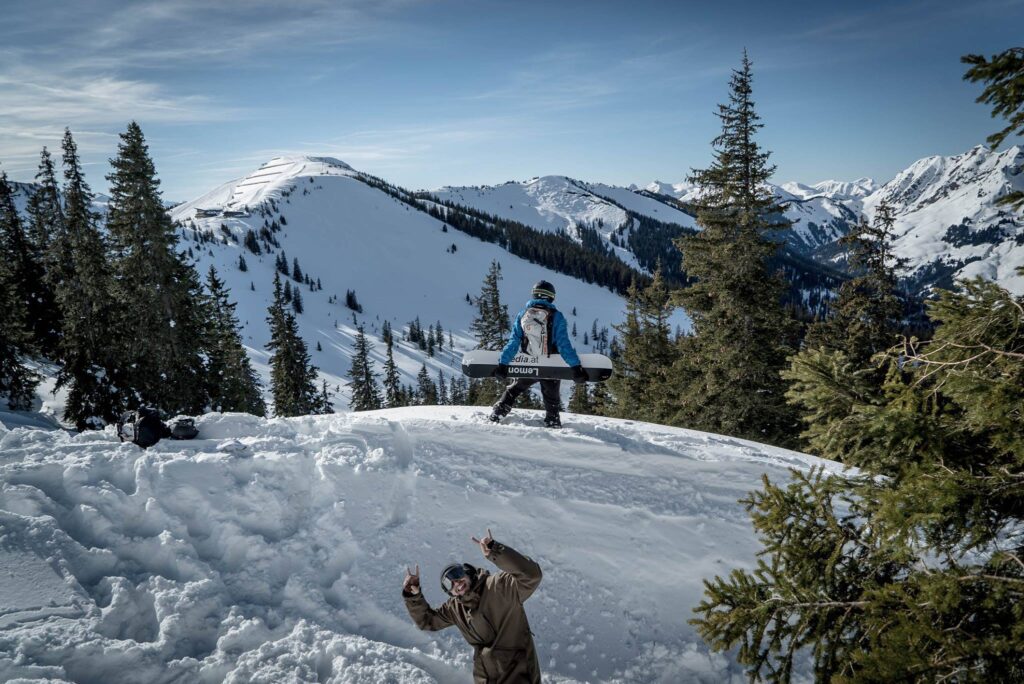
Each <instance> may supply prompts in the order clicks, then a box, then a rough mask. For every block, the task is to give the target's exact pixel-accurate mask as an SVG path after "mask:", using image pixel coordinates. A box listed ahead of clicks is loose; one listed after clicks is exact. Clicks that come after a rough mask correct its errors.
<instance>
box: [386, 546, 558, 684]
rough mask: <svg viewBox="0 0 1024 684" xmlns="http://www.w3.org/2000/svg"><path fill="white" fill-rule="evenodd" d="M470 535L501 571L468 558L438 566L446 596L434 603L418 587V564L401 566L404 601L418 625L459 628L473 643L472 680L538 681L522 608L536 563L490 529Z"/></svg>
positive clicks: (492, 683) (488, 683)
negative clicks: (476, 564) (500, 540)
mask: <svg viewBox="0 0 1024 684" xmlns="http://www.w3.org/2000/svg"><path fill="white" fill-rule="evenodd" d="M470 538H471V539H472V540H473V541H474V542H476V543H477V544H479V545H480V551H481V552H483V554H484V558H487V559H488V560H490V561H491V562H492V563H494V564H495V565H497V566H498V567H499V568H500V569H501V570H502V571H501V572H499V573H498V574H496V575H492V574H491V573H489V572H488V571H487V570H481V569H479V568H476V567H474V566H472V565H470V564H469V563H453V564H451V565H449V566H448V567H446V568H445V569H444V570H443V571H442V572H441V588H442V589H444V592H445V593H446V594H448V596H449V599H448V600H447V601H445V602H444V604H442V605H441V606H440V607H438V608H436V609H434V608H431V607H430V604H428V603H427V601H426V599H425V598H423V593H422V592H421V591H420V566H419V565H417V566H416V570H415V571H412V570H409V569H408V568H406V570H405V581H404V582H403V584H402V597H403V598H404V599H405V607H406V609H408V611H409V615H410V616H411V617H412V619H413V622H415V623H416V626H417V627H419V628H420V629H422V630H427V631H432V632H433V631H438V630H442V629H444V628H445V627H451V626H452V625H455V626H456V627H458V628H459V631H460V632H462V636H463V637H465V639H466V641H467V642H469V645H470V646H472V647H473V651H474V653H473V681H474V682H475V684H540V662H539V661H538V659H537V650H536V649H535V648H534V645H533V636H532V632H530V623H529V622H528V621H527V619H526V611H525V610H523V602H524V601H526V599H528V598H530V596H531V595H532V594H533V592H534V591H535V590H536V589H537V585H538V584H540V580H541V570H540V566H539V565H537V563H535V562H534V561H533V560H531V559H530V558H527V557H526V556H523V555H522V554H520V553H519V552H518V551H515V550H513V549H511V548H509V547H508V546H505V545H504V544H500V543H498V542H496V541H494V538H493V537H492V536H491V531H490V530H487V536H485V537H484V538H483V539H477V538H476V537H470Z"/></svg>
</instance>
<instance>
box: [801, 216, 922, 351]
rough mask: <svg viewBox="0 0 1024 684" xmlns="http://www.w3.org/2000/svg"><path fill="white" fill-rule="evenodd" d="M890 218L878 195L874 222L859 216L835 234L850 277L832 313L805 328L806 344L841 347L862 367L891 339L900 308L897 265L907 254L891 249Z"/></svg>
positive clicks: (895, 338) (896, 331)
mask: <svg viewBox="0 0 1024 684" xmlns="http://www.w3.org/2000/svg"><path fill="white" fill-rule="evenodd" d="M894 223H895V218H894V217H893V214H892V208H891V207H890V206H889V204H888V203H887V202H886V201H885V200H882V202H880V203H879V205H878V208H877V210H876V212H875V220H874V222H873V223H871V224H869V223H868V222H867V220H866V219H861V222H860V223H859V224H858V225H857V226H856V227H855V228H854V229H853V230H851V231H850V232H849V233H848V234H847V235H845V236H843V237H842V238H841V239H840V240H839V243H840V245H842V246H843V247H845V248H846V250H847V263H848V264H849V267H850V270H851V271H852V272H853V274H854V277H852V278H851V279H850V280H848V281H846V282H844V283H843V284H842V285H841V286H840V288H839V296H838V297H837V298H836V302H835V304H834V305H833V306H832V311H831V316H830V317H829V318H827V319H825V320H824V321H818V322H815V323H814V324H812V325H811V327H810V328H809V329H808V331H807V336H806V337H805V339H804V344H805V347H806V348H809V349H816V348H824V349H828V350H832V351H842V352H844V353H845V354H846V356H847V358H848V359H849V360H850V361H852V362H853V363H854V364H856V365H857V366H859V367H862V366H865V365H866V364H867V362H868V360H869V359H870V358H871V357H872V356H873V355H875V354H877V353H878V352H880V351H884V350H886V349H889V348H890V347H892V346H893V345H894V344H896V342H897V341H898V339H899V334H900V330H901V328H902V318H903V308H904V307H903V301H902V299H901V295H900V292H899V270H900V269H902V268H903V267H904V266H905V264H906V259H901V258H899V257H897V256H896V254H895V252H894V250H893V239H894V235H893V224H894Z"/></svg>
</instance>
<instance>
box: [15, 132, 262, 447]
mask: <svg viewBox="0 0 1024 684" xmlns="http://www.w3.org/2000/svg"><path fill="white" fill-rule="evenodd" d="M62 151H63V167H64V184H63V187H62V188H61V187H59V186H58V182H57V178H56V169H55V164H54V161H53V159H52V157H51V156H50V154H49V152H48V151H47V150H46V149H45V148H44V149H43V151H42V153H41V157H40V164H39V171H38V173H37V175H36V183H37V184H36V190H35V191H34V192H33V193H32V195H31V197H30V199H29V202H28V217H29V218H28V226H27V227H26V226H24V225H23V222H22V220H21V218H20V216H19V214H18V211H17V210H16V207H15V203H14V198H13V193H12V191H11V187H10V184H9V183H8V181H7V178H6V175H0V240H2V242H0V250H2V254H0V292H2V293H3V295H2V296H0V319H2V323H0V326H2V327H0V394H2V395H4V396H5V398H6V401H7V404H8V406H9V407H10V408H12V409H27V408H30V407H31V403H32V400H33V395H34V389H35V387H36V385H37V384H38V382H39V379H40V378H39V376H38V375H37V374H36V373H35V372H34V371H32V370H30V369H29V368H28V367H26V366H25V364H24V361H25V360H26V359H28V358H30V357H37V358H38V357H42V358H45V359H49V360H50V361H52V362H54V363H56V364H57V366H58V367H59V370H58V372H57V388H66V390H67V401H66V403H65V412H64V419H65V420H67V421H69V422H71V423H73V424H74V425H75V426H76V427H77V428H78V429H80V430H82V429H87V428H99V427H102V426H103V425H104V424H107V423H110V422H113V421H115V420H116V419H117V418H118V416H119V415H120V414H121V413H122V412H123V411H125V410H126V409H128V408H134V407H136V406H138V405H141V404H146V405H150V406H154V407H156V408H159V409H161V410H162V411H164V412H165V413H167V414H171V415H173V414H176V413H188V414H195V413H199V412H201V411H203V410H207V409H213V410H231V411H247V412H250V413H255V414H257V415H263V414H264V412H265V407H264V405H263V400H262V398H261V394H260V389H259V383H258V381H257V378H256V375H255V372H254V371H253V369H252V367H251V365H250V363H249V358H248V356H247V354H246V353H245V350H244V348H243V347H242V343H241V338H240V336H239V332H238V321H237V319H236V317H235V313H234V308H235V305H234V304H233V303H231V302H230V301H229V299H228V294H227V290H226V289H225V287H224V283H223V281H221V280H220V279H219V277H218V275H217V273H216V271H215V270H213V269H212V268H211V269H210V272H209V273H208V274H207V279H206V283H205V288H204V287H203V284H202V283H201V282H200V278H199V275H198V274H197V273H196V271H195V269H194V267H193V266H192V265H191V264H190V263H189V262H188V261H187V260H186V258H185V257H184V256H183V255H182V254H180V253H179V252H178V250H177V249H176V245H177V240H178V237H177V233H176V228H175V226H174V225H173V224H172V222H171V219H170V217H169V216H168V214H167V212H166V210H165V207H164V205H163V202H162V200H161V195H160V190H159V180H158V179H157V175H156V169H155V168H154V165H153V162H152V159H151V158H150V156H149V151H148V147H147V145H146V142H145V138H144V137H143V134H142V130H141V129H140V128H139V126H138V124H136V123H135V122H132V123H130V124H129V125H128V127H127V130H126V131H125V132H124V133H122V134H121V136H120V142H119V145H118V151H117V156H116V157H115V158H114V159H111V160H110V164H111V167H112V170H111V172H110V173H109V174H108V175H107V180H108V181H109V182H110V201H109V204H108V209H107V217H106V229H105V230H101V228H100V217H99V215H98V214H97V213H96V212H95V211H94V209H93V206H92V205H93V200H94V195H93V193H92V191H91V189H90V188H89V185H88V183H87V182H86V180H85V177H84V174H83V172H82V164H81V160H80V158H79V156H78V149H77V146H76V144H75V141H74V139H73V137H72V135H71V132H70V130H65V133H64V138H63V142H62Z"/></svg>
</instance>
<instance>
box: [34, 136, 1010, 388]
mask: <svg viewBox="0 0 1024 684" xmlns="http://www.w3.org/2000/svg"><path fill="white" fill-rule="evenodd" d="M1022 167H1024V153H1022V151H1021V149H1020V148H1018V147H1014V148H1010V149H1008V150H1006V151H1004V152H1000V153H994V152H991V151H988V150H986V149H985V148H983V147H976V148H974V149H972V150H970V151H968V152H967V153H965V154H962V155H957V156H954V157H930V158H927V159H922V160H920V161H918V162H915V163H914V164H912V165H911V166H910V167H908V168H907V169H906V170H905V171H903V172H901V173H900V174H899V175H897V176H896V178H894V179H893V180H891V181H889V182H888V183H885V184H882V185H879V184H877V183H876V182H875V181H873V180H871V179H867V178H862V179H858V180H856V181H851V182H840V181H823V182H821V183H816V184H814V185H804V184H800V183H785V184H783V185H780V186H773V191H774V192H775V193H776V194H777V195H778V197H779V199H780V200H782V201H784V202H786V203H787V204H788V209H787V216H788V217H789V218H790V219H791V220H792V221H793V223H794V230H793V231H792V235H791V236H790V238H789V245H788V246H787V249H786V250H785V253H784V254H783V256H782V258H781V263H782V265H783V266H784V268H785V270H786V273H787V277H788V278H789V279H790V282H791V284H792V287H793V288H795V293H796V295H797V296H799V297H802V299H803V301H804V302H805V303H810V304H811V305H812V306H813V305H814V302H820V301H822V299H823V298H826V297H827V296H829V295H828V293H829V291H830V289H834V287H835V285H836V284H837V283H838V282H839V280H838V279H837V277H836V275H837V273H838V272H839V271H840V270H841V269H842V263H841V261H842V260H841V253H840V251H839V250H838V248H837V244H836V241H837V240H838V239H839V238H840V237H842V236H843V235H845V234H846V233H847V232H848V231H849V229H850V227H851V226H852V225H853V224H854V223H856V222H857V221H858V220H859V219H860V217H861V216H866V217H867V218H868V219H871V218H872V217H873V215H874V211H875V209H876V208H877V206H878V203H879V202H880V201H881V200H882V199H883V198H885V199H887V200H888V201H889V202H890V204H892V206H893V208H894V211H895V215H896V217H897V227H896V228H897V231H896V232H897V236H898V238H897V243H896V248H897V251H898V252H899V253H900V254H901V255H902V256H904V257H907V258H908V259H909V260H910V264H911V268H912V272H913V273H912V275H913V276H914V278H915V280H914V283H915V285H916V286H917V287H920V288H925V287H927V286H929V285H933V284H938V285H948V284H949V282H950V281H951V279H952V278H953V277H956V276H969V275H975V274H980V275H983V276H984V277H987V278H991V279H993V280H996V281H998V282H1000V283H1001V284H1002V285H1004V286H1006V287H1008V288H1010V289H1011V290H1014V291H1016V292H1022V291H1024V278H1021V277H1019V276H1017V275H1016V274H1015V273H1014V272H1013V268H1014V266H1016V265H1020V264H1024V228H1022V223H1024V220H1022V217H1021V216H1020V215H1015V214H1013V213H1011V212H1010V211H1008V210H1006V209H1001V208H998V207H996V206H995V200H996V199H997V198H998V197H1000V196H1002V195H1003V194H1005V193H1006V192H1008V191H1009V190H1010V189H1011V188H1017V189H1024V175H1022V174H1021V170H1022ZM31 188H32V186H31V184H23V183H18V184H15V196H16V201H17V203H18V206H19V208H20V209H22V210H24V208H25V205H26V203H27V198H28V195H29V193H30V192H31ZM694 192H695V188H694V187H693V186H691V185H688V184H687V183H677V184H669V183H661V182H654V183H650V184H648V185H645V186H643V187H639V186H631V187H628V188H627V187H618V186H612V185H607V184H602V183H593V182H587V181H583V180H577V179H571V178H567V177H564V176H544V177H538V178H533V179H530V180H527V181H522V182H508V183H504V184H501V185H497V186H476V187H445V188H441V189H439V190H436V191H429V192H428V191H419V192H410V191H408V190H405V189H403V188H400V187H397V186H394V185H392V184H389V183H388V182H387V181H385V180H383V179H380V178H376V177H374V176H371V175H369V174H366V173H363V172H360V171H358V170H356V169H353V168H352V167H351V166H349V165H348V164H346V163H344V162H342V161H340V160H337V159H332V158H329V157H314V156H291V157H279V158H276V159H272V160H270V161H268V162H267V163H266V164H264V165H262V166H261V167H260V168H258V169H256V170H255V171H253V172H252V173H251V174H249V175H247V176H245V177H243V178H240V179H236V180H233V181H229V182H227V183H225V184H223V185H221V186H220V187H218V188H215V189H213V190H211V191H210V192H208V193H206V194H204V195H203V196H201V197H199V198H196V199H194V200H191V201H188V202H183V203H180V204H177V205H175V206H173V207H172V208H171V209H170V212H171V216H172V217H173V218H174V220H175V221H177V222H178V223H179V224H180V225H181V238H182V240H181V243H180V248H181V249H182V250H186V251H189V252H190V253H191V254H192V256H193V257H194V259H195V261H196V264H197V268H198V269H199V270H200V272H201V273H205V271H206V270H207V269H208V268H209V267H210V266H214V267H216V268H217V270H218V271H219V272H220V273H221V275H222V277H223V278H224V279H225V280H226V282H227V284H228V286H229V287H230V288H231V293H232V297H233V298H234V299H235V300H236V301H237V302H238V313H239V317H240V319H241V321H242V325H243V328H244V330H243V335H244V340H245V343H246V344H247V345H248V347H249V350H250V353H251V355H252V357H253V360H254V363H255V366H256V367H257V369H258V370H259V371H260V372H261V373H262V374H263V375H264V379H266V378H267V376H268V373H269V369H268V367H267V358H268V353H267V352H266V351H265V344H266V342H267V341H268V332H267V326H266V322H265V318H266V308H267V305H268V303H269V301H270V297H271V282H272V280H273V274H274V271H275V269H276V267H277V264H279V263H280V262H281V261H287V263H288V265H289V272H290V275H291V274H292V273H291V272H293V267H294V264H295V262H296V261H297V262H298V263H299V265H300V269H301V271H302V274H303V275H302V279H301V280H302V282H301V283H300V282H298V281H294V279H293V281H294V282H293V285H294V287H295V289H296V290H301V291H302V296H303V299H304V311H303V313H302V314H300V315H299V317H298V318H299V323H300V327H301V329H302V331H303V334H304V336H305V338H306V339H307V341H308V342H309V344H310V347H311V353H312V355H313V362H314V363H316V364H317V365H318V366H319V367H320V368H321V371H322V375H323V377H324V378H325V379H327V380H328V382H330V383H331V384H332V385H334V386H336V387H337V388H338V389H339V391H340V395H339V397H338V398H337V402H338V403H339V405H342V406H343V405H345V404H347V400H348V396H347V388H346V384H347V383H346V380H345V376H346V373H347V372H348V370H349V365H350V358H351V355H352V348H353V344H354V337H355V334H356V328H357V326H358V325H363V326H365V329H366V331H367V334H368V335H370V336H372V339H373V340H375V343H374V346H373V350H372V353H371V356H372V358H373V360H374V361H375V362H376V364H377V368H380V366H381V364H382V363H383V361H384V345H383V344H382V343H381V342H380V341H379V334H380V332H381V328H382V325H383V323H384V321H388V322H389V323H390V325H391V326H392V327H393V328H394V329H395V330H396V332H400V331H401V330H402V329H403V328H404V327H405V326H406V325H407V324H408V323H409V322H411V321H413V320H414V319H416V318H417V317H418V318H419V319H420V324H421V325H422V327H423V328H424V330H426V329H427V327H428V326H429V325H431V324H433V325H437V324H438V323H440V324H441V327H442V329H443V330H444V336H445V342H446V345H445V347H444V350H443V351H441V352H438V353H436V354H435V355H434V356H430V355H429V354H428V353H427V352H426V351H425V350H423V349H421V348H420V346H419V345H418V344H416V343H413V342H409V341H400V342H399V343H398V344H397V345H396V348H395V358H396V361H397V363H398V365H399V367H400V370H401V373H402V376H403V381H404V382H406V383H410V384H411V383H412V382H413V381H414V378H415V376H416V374H417V372H418V371H419V370H420V368H421V367H422V366H426V368H427V370H428V372H429V373H430V375H431V377H432V378H434V379H435V380H436V379H437V378H438V376H439V374H444V376H445V377H447V378H449V379H450V378H451V377H452V375H453V374H455V373H458V372H459V359H460V351H461V350H465V349H469V348H471V347H472V346H473V345H474V343H475V342H474V340H473V339H472V337H471V336H470V333H469V327H470V322H471V321H472V318H473V316H474V314H475V309H474V307H473V306H472V304H471V303H470V300H471V299H472V297H473V296H474V295H476V294H477V293H478V292H479V290H480V285H481V283H482V280H483V277H484V274H485V273H486V271H487V268H488V266H489V264H490V263H491V262H492V261H494V260H497V261H499V262H500V263H501V265H502V272H503V275H504V280H503V282H502V284H501V289H502V295H503V299H504V301H505V302H506V303H507V304H508V305H509V308H510V309H511V311H512V312H514V311H515V310H516V309H517V308H518V306H519V305H520V304H521V303H522V302H523V301H525V300H526V299H527V297H528V294H529V289H530V286H531V284H532V283H533V282H535V281H537V280H540V279H541V278H545V279H549V280H552V281H553V282H555V283H556V287H557V288H558V295H559V296H558V300H557V303H558V304H560V305H561V307H562V308H563V310H565V311H566V313H567V315H568V317H569V322H570V325H571V326H572V327H574V328H575V330H576V336H575V343H576V345H577V347H578V348H580V349H581V350H586V351H592V350H597V351H600V346H601V345H602V344H605V345H606V344H607V340H608V338H609V336H610V335H613V334H614V329H613V328H612V326H613V325H614V324H616V323H618V322H619V321H620V320H621V318H622V315H623V310H624V301H623V298H622V294H621V293H622V291H623V289H624V287H625V285H626V284H628V282H629V280H630V279H631V278H632V276H630V273H633V274H638V273H644V272H647V273H650V272H652V271H653V269H654V268H655V267H656V265H657V264H659V263H660V264H662V267H663V269H665V270H667V271H671V269H672V268H675V269H676V271H677V272H678V267H679V262H680V258H679V253H678V251H677V250H676V248H675V247H674V245H673V243H672V240H673V238H674V237H677V236H678V235H680V234H682V233H684V232H692V231H695V230H698V229H699V226H698V225H697V223H696V221H695V220H694V217H693V216H692V214H691V212H690V210H689V208H688V205H687V202H688V201H690V200H692V199H693V198H694ZM105 201H106V198H105V197H99V198H98V199H97V202H96V205H95V206H96V209H97V210H98V211H99V212H101V213H102V212H103V211H104V210H105ZM247 245H248V246H247ZM257 252H258V253H257ZM243 261H244V262H245V270H242V269H241V265H242V262H243ZM307 277H308V282H307ZM317 284H319V286H317ZM349 291H351V292H352V293H353V294H354V295H355V297H356V298H357V299H358V302H359V305H360V307H361V308H362V311H361V312H360V311H353V310H352V309H349V308H346V306H345V299H346V295H347V294H348V292H349ZM673 325H675V326H678V327H679V328H680V329H686V328H687V327H688V321H687V319H686V317H685V315H684V314H682V313H681V312H679V313H677V315H676V316H675V318H674V320H673ZM602 330H603V331H604V333H603V338H604V339H603V341H602ZM595 331H597V333H598V336H597V339H596V340H595V339H594V332H595ZM449 334H450V339H451V342H453V343H454V349H452V348H450V345H448V341H449V339H448V338H449Z"/></svg>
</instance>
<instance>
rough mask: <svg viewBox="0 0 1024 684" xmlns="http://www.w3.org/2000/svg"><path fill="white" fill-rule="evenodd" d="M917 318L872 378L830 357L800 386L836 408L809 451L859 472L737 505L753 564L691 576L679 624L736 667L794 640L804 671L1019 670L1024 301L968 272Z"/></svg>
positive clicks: (990, 673) (936, 677)
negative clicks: (918, 327)
mask: <svg viewBox="0 0 1024 684" xmlns="http://www.w3.org/2000/svg"><path fill="white" fill-rule="evenodd" d="M1020 272H1021V273H1022V274H1024V269H1022V270H1021V271H1020ZM929 314H930V316H931V318H932V320H933V321H935V322H936V324H937V328H936V330H935V334H934V338H933V339H932V340H931V342H929V343H927V344H925V343H919V342H917V341H914V340H911V341H910V342H908V343H907V344H906V346H905V348H904V349H902V350H898V352H897V353H894V354H893V355H891V356H890V357H889V359H888V363H887V364H886V368H887V370H888V373H887V377H886V379H885V382H884V384H883V385H882V386H881V387H878V386H877V385H876V384H874V383H869V384H867V385H866V386H865V385H864V383H862V382H860V381H859V378H858V370H857V369H856V368H855V367H853V366H851V365H850V364H845V365H844V364H835V365H833V367H832V373H831V375H829V376H828V377H823V378H820V379H819V380H817V381H816V382H814V383H810V382H808V383H806V385H805V386H804V387H802V388H801V389H800V393H801V395H802V397H803V399H804V401H805V402H806V403H808V404H809V405H811V406H813V407H814V409H815V410H817V411H818V412H820V413H822V414H824V415H829V414H831V413H833V412H834V408H833V407H834V405H836V404H838V405H840V406H841V407H842V410H841V413H842V415H843V416H844V418H843V419H842V420H833V421H830V422H831V425H832V434H831V439H830V440H829V442H828V449H827V451H825V452H824V453H823V454H822V455H825V456H829V457H831V458H837V459H840V460H843V461H844V462H846V463H848V464H850V465H854V466H856V467H857V468H858V469H860V470H859V472H858V473H856V474H851V473H846V474H844V475H838V474H826V473H825V472H824V471H823V470H821V469H818V470H814V471H812V472H811V473H810V474H807V473H800V472H797V471H794V473H793V476H792V478H793V479H792V481H791V482H790V483H789V485H788V486H779V485H777V484H774V483H772V482H770V481H769V480H768V479H767V478H765V479H764V488H763V489H762V490H761V491H757V492H752V493H751V494H750V495H749V496H748V497H747V498H746V499H745V500H744V501H743V503H744V504H745V505H746V506H747V507H748V510H750V512H751V517H752V520H753V523H754V527H755V529H756V530H757V532H758V534H759V536H760V538H761V541H762V544H763V545H764V549H763V551H762V553H761V558H760V560H759V561H758V566H757V568H756V569H755V570H754V571H752V572H751V571H745V570H733V571H732V573H731V574H730V575H729V577H728V578H723V577H716V578H715V579H714V580H713V581H710V582H706V583H705V594H706V597H705V600H704V601H703V602H702V604H701V605H700V606H699V607H698V608H697V612H698V614H699V615H700V617H699V619H698V620H696V621H694V624H696V626H697V628H698V630H699V631H700V633H701V634H702V636H703V637H704V638H705V639H706V640H707V641H708V642H709V644H710V645H711V646H712V647H713V648H715V649H716V650H724V649H727V648H731V647H733V646H736V645H738V646H739V647H740V648H739V652H738V659H739V661H740V662H741V663H742V664H744V665H747V666H748V667H749V668H750V669H749V674H750V676H751V679H752V680H754V679H765V680H767V681H779V682H788V681H789V679H790V673H791V671H792V670H791V668H792V663H793V658H794V655H795V653H797V652H798V649H806V650H807V651H809V652H810V653H812V654H813V658H814V668H815V672H814V675H815V679H816V680H817V681H922V682H924V681H927V682H933V681H957V682H1011V681H1022V679H1024V638H1022V636H1021V635H1022V634H1024V611H1022V610H1021V606H1024V542H1022V540H1021V537H1020V535H1019V534H1018V532H1019V530H1020V529H1021V528H1022V524H1024V508H1022V506H1021V501H1024V297H1016V298H1014V297H1012V296H1011V295H1010V294H1009V293H1008V292H1007V291H1006V290H1004V289H1002V288H1000V287H999V286H997V285H995V284H993V283H990V282H985V281H983V280H981V279H977V280H974V281H968V282H966V283H963V284H962V285H961V286H960V289H958V290H957V291H955V292H944V293H940V297H939V299H938V301H936V302H930V303H929ZM819 353H824V352H821V350H819ZM837 354H838V355H839V357H834V358H841V356H842V353H841V352H837Z"/></svg>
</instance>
